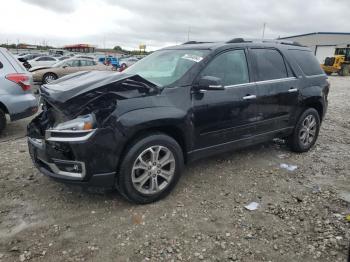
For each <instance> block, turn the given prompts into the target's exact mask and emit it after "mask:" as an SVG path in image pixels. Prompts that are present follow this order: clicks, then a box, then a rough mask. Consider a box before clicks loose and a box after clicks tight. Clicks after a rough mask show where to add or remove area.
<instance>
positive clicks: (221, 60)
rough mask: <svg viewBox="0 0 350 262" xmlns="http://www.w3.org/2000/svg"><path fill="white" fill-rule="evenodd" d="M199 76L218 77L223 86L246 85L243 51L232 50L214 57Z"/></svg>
mask: <svg viewBox="0 0 350 262" xmlns="http://www.w3.org/2000/svg"><path fill="white" fill-rule="evenodd" d="M201 76H214V77H218V78H220V79H221V81H222V84H223V85H224V86H229V85H238V84H244V83H248V82H249V74H248V66H247V60H246V57H245V53H244V50H232V51H228V52H225V53H222V54H220V55H218V56H216V57H215V58H214V59H213V60H212V61H211V62H210V63H209V65H208V66H207V67H206V68H205V69H204V70H203V71H202V73H201Z"/></svg>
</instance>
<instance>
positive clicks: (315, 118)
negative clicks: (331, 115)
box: [288, 108, 321, 153]
mask: <svg viewBox="0 0 350 262" xmlns="http://www.w3.org/2000/svg"><path fill="white" fill-rule="evenodd" d="M320 123H321V121H320V116H319V114H318V112H317V111H316V109H314V108H308V109H306V110H305V111H304V112H303V113H302V114H301V116H300V117H299V120H298V122H297V124H296V126H295V128H294V131H293V134H292V135H291V136H290V137H289V139H288V140H289V141H288V142H289V145H290V147H291V149H292V151H294V152H299V153H301V152H306V151H309V150H310V148H311V147H312V146H313V145H314V144H315V143H316V140H317V137H318V133H319V131H320Z"/></svg>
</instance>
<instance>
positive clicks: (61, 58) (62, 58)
mask: <svg viewBox="0 0 350 262" xmlns="http://www.w3.org/2000/svg"><path fill="white" fill-rule="evenodd" d="M68 58H71V57H70V56H61V57H59V58H58V60H59V61H63V60H66V59H68Z"/></svg>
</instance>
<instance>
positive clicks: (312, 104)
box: [301, 97, 324, 122]
mask: <svg viewBox="0 0 350 262" xmlns="http://www.w3.org/2000/svg"><path fill="white" fill-rule="evenodd" d="M321 100H322V99H321V98H316V97H315V98H309V99H307V100H305V102H304V103H303V106H304V108H305V109H306V108H314V109H316V111H317V112H318V115H319V117H320V121H321V122H322V120H323V116H324V105H323V103H322V102H321ZM301 113H302V112H301Z"/></svg>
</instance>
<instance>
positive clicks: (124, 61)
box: [119, 57, 140, 68]
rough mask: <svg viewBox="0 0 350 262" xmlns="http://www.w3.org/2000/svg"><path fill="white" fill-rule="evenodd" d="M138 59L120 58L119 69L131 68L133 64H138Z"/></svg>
mask: <svg viewBox="0 0 350 262" xmlns="http://www.w3.org/2000/svg"><path fill="white" fill-rule="evenodd" d="M139 60H140V59H138V58H137V57H128V58H121V59H120V60H119V64H120V66H121V67H125V68H126V67H129V66H132V65H133V64H135V63H136V62H138V61H139Z"/></svg>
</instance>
